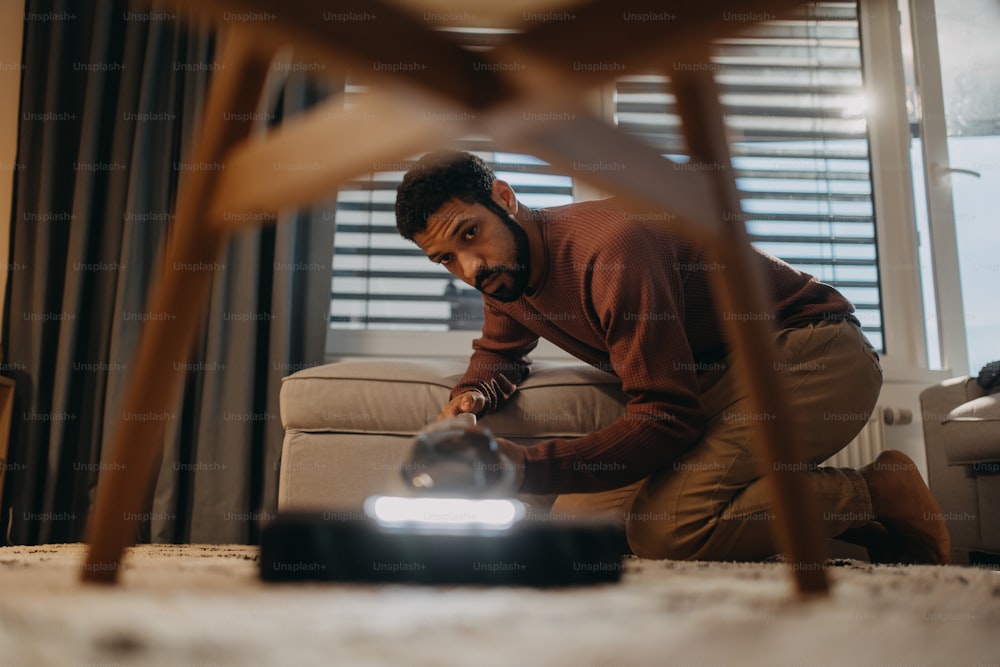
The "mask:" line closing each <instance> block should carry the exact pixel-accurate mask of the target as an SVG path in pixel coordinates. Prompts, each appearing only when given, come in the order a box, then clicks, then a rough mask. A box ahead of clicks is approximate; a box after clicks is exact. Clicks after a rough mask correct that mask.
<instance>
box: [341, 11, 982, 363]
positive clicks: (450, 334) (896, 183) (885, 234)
mask: <svg viewBox="0 0 1000 667" xmlns="http://www.w3.org/2000/svg"><path fill="white" fill-rule="evenodd" d="M859 25H860V33H861V41H862V44H861V49H862V66H863V72H864V80H865V88H866V91H867V95H868V97H869V104H870V113H869V118H868V139H869V146H870V150H871V165H872V166H871V169H872V193H873V199H874V211H875V220H876V234H877V239H876V247H877V250H878V256H879V286H880V302H881V306H882V327H883V341H884V345H885V349H886V354H884V355H883V357H882V365H883V367H884V368H886V370H889V371H903V370H906V369H923V368H926V367H927V352H926V350H927V343H926V333H925V330H924V316H923V303H922V295H921V288H920V266H919V258H918V252H917V249H918V241H919V238H918V234H917V228H916V216H915V212H914V205H913V179H912V174H911V168H910V153H909V128H908V120H907V115H906V107H905V83H904V78H903V60H902V52H901V48H900V36H899V11H898V9H897V7H896V5H895V2H894V0H861V1H860V3H859ZM613 91H614V86H613V85H609V86H606V87H604V88H602V89H601V90H598V91H595V93H594V98H593V104H594V108H595V111H598V112H599V113H600V114H601V115H602V116H603V117H604V118H608V119H610V118H612V117H613V110H614V101H613ZM876 165H881V166H880V167H877V166H876ZM573 191H574V197H575V199H577V200H578V201H582V200H586V199H594V198H598V197H601V196H603V195H602V194H601V193H600V192H598V191H596V190H594V189H593V188H590V187H589V186H587V185H586V184H584V183H582V182H579V181H576V180H575V181H574V186H573ZM959 302H960V301H959ZM963 333H964V331H963ZM478 335H479V333H478V332H475V331H444V332H413V331H405V332H404V331H382V330H341V329H330V330H328V331H327V359H328V361H334V360H336V359H340V358H345V357H355V356H375V357H412V356H421V357H444V358H459V359H464V358H468V356H469V355H470V354H471V352H472V340H473V339H474V338H476V337H478ZM963 340H964V339H963ZM532 357H533V358H535V359H570V358H571V357H570V356H569V355H568V354H567V353H566V352H564V351H562V350H561V349H559V348H557V347H555V346H554V345H552V344H550V343H548V342H547V341H545V340H542V341H540V343H539V347H538V349H537V350H536V351H535V352H534V353H533V354H532Z"/></svg>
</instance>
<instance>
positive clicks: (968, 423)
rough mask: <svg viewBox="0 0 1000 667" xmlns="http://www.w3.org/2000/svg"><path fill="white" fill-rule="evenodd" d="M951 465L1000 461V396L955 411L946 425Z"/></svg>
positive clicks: (947, 453)
mask: <svg viewBox="0 0 1000 667" xmlns="http://www.w3.org/2000/svg"><path fill="white" fill-rule="evenodd" d="M942 432H943V433H944V435H945V436H946V437H945V438H944V441H943V444H944V450H945V454H946V455H947V457H948V463H949V464H950V465H970V464H973V463H977V462H983V461H1000V394H988V395H986V396H980V397H979V398H975V399H973V400H971V401H967V402H965V403H962V404H960V405H958V406H956V407H955V408H954V409H952V410H951V411H950V412H949V413H948V414H947V416H946V417H945V418H944V421H943V428H942Z"/></svg>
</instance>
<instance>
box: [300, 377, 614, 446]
mask: <svg viewBox="0 0 1000 667" xmlns="http://www.w3.org/2000/svg"><path fill="white" fill-rule="evenodd" d="M466 366H467V362H466V361H458V360H442V359H432V360H412V359H384V358H379V359H351V360H345V361H340V362H337V363H333V364H327V365H324V366H317V367H314V368H309V369H305V370H302V371H299V372H297V373H295V374H293V375H290V376H288V377H286V378H284V379H283V381H282V382H283V383H282V388H281V420H282V424H283V425H284V427H285V430H286V431H287V430H299V431H309V432H337V433H351V432H354V433H379V434H386V435H406V434H412V433H415V432H416V431H418V430H420V429H421V428H423V427H424V426H426V425H427V424H428V423H430V422H431V421H433V420H434V419H435V418H436V417H437V415H438V412H439V411H440V409H441V406H443V405H444V404H445V403H446V402H447V401H448V395H449V393H450V391H451V388H452V387H453V386H454V385H455V384H457V383H458V381H459V379H460V378H461V377H462V374H463V373H464V372H465V369H466ZM627 400H628V399H627V397H626V396H625V395H624V394H623V393H622V391H621V385H620V383H619V381H618V379H617V378H616V377H615V376H613V375H610V374H609V373H605V372H603V371H600V370H597V369H595V368H593V367H591V366H588V365H586V364H582V363H579V362H571V361H567V362H557V361H539V362H535V363H534V364H532V366H531V372H530V374H529V376H528V378H527V379H526V380H525V381H524V382H522V383H521V384H520V385H519V387H518V392H517V393H516V394H514V397H513V399H512V400H511V401H510V403H508V404H507V406H505V407H504V409H503V410H501V411H500V412H498V413H495V414H491V415H486V416H485V417H484V418H483V420H482V422H481V423H482V424H483V425H485V426H489V427H490V428H491V429H493V430H494V431H495V432H496V433H497V434H499V435H503V436H505V437H517V436H545V437H573V436H578V435H583V434H585V433H589V432H592V431H595V430H597V429H599V428H602V427H604V426H607V425H608V424H610V423H611V422H613V421H614V420H615V419H617V418H618V417H619V416H621V415H622V414H623V413H624V405H625V403H626V402H627Z"/></svg>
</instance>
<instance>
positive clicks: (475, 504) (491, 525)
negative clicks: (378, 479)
mask: <svg viewBox="0 0 1000 667" xmlns="http://www.w3.org/2000/svg"><path fill="white" fill-rule="evenodd" d="M365 512H366V513H367V514H368V516H370V517H372V518H373V519H375V520H376V521H378V522H379V523H380V524H381V525H383V526H393V527H400V526H415V527H420V526H425V527H429V528H445V529H453V530H462V529H489V530H503V529H505V528H510V527H511V526H513V525H514V523H515V522H516V521H518V520H519V519H521V518H522V517H523V516H524V504H523V503H521V502H520V501H518V500H513V499H509V498H490V499H483V500H473V499H470V498H403V497H399V496H372V497H370V498H368V499H367V500H366V501H365Z"/></svg>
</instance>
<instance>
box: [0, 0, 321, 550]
mask: <svg viewBox="0 0 1000 667" xmlns="http://www.w3.org/2000/svg"><path fill="white" fill-rule="evenodd" d="M43 5H44V6H43ZM146 11H147V10H146V9H136V8H134V7H131V6H130V5H129V4H127V3H125V2H122V1H114V0H107V1H102V2H96V3H82V2H80V3H74V2H62V3H60V2H56V3H53V2H45V3H42V2H33V1H31V0H29V2H28V3H27V7H26V20H25V33H24V36H25V41H24V44H25V46H24V63H25V66H26V67H25V70H24V75H23V79H22V98H21V108H22V115H21V121H20V129H19V146H18V162H19V163H23V164H24V165H25V166H24V168H23V169H21V170H20V171H19V172H18V173H17V174H16V178H17V183H16V195H15V205H14V211H13V220H12V225H11V249H12V250H11V253H12V255H11V260H10V261H11V263H12V264H13V265H14V267H15V268H16V270H13V271H12V272H11V277H10V281H9V284H8V299H7V304H8V306H7V311H6V312H5V313H4V317H5V326H4V341H3V346H4V350H5V351H6V353H7V358H6V360H5V364H4V370H5V371H6V373H5V374H7V375H9V376H11V377H13V378H14V379H15V381H16V383H17V388H16V393H15V413H14V417H15V418H14V426H13V432H12V438H11V447H10V453H9V457H8V460H9V463H8V468H7V471H8V474H7V482H6V486H5V489H4V497H3V502H4V518H5V519H6V521H7V524H8V525H7V539H8V541H9V542H10V543H15V544H33V543H46V542H71V541H79V540H80V539H82V538H83V537H84V529H85V525H86V520H87V514H88V510H89V507H90V504H91V502H92V500H93V498H94V492H95V489H96V484H97V480H98V477H99V474H100V471H101V469H102V468H106V467H107V466H108V465H110V464H109V463H108V462H107V460H106V457H107V444H108V443H109V442H110V439H111V436H112V434H113V429H114V428H115V426H116V420H117V419H118V415H120V413H121V408H120V405H121V401H122V397H123V395H124V393H125V392H126V391H127V390H128V382H129V379H130V378H129V372H130V364H131V363H132V357H133V354H134V351H135V349H136V343H137V339H138V335H139V333H140V331H141V329H142V326H143V318H144V313H145V301H146V296H147V292H148V290H149V287H150V284H151V282H152V281H153V280H154V279H155V276H156V273H157V269H158V267H159V265H160V263H161V262H162V261H163V256H164V252H165V245H166V242H167V238H168V236H169V234H170V229H171V225H172V222H173V210H174V202H175V197H176V193H177V184H178V180H179V178H181V177H182V176H183V173H184V171H185V168H186V165H187V162H186V160H187V155H188V154H189V152H190V151H191V149H192V144H193V139H194V137H195V134H196V132H197V130H198V128H199V125H200V123H199V118H200V114H201V109H202V107H203V105H204V102H205V95H206V90H207V84H208V81H209V78H210V75H211V68H210V67H206V66H205V65H206V64H208V63H211V62H212V56H213V35H212V33H211V31H210V30H209V29H208V28H206V27H204V26H201V27H199V26H191V25H189V24H186V23H182V22H181V21H179V20H176V19H172V18H169V17H166V16H164V15H163V14H162V13H159V14H158V13H156V12H155V11H154V14H153V15H152V16H150V15H148V14H146V13H145V12H146ZM33 13H35V14H39V15H46V16H47V17H48V18H47V19H45V20H32V19H31V18H30V17H31V16H32V14H33ZM53 16H62V17H63V18H61V19H60V20H53V19H52V17H53ZM273 89H274V90H275V94H274V99H273V100H271V101H270V106H269V107H268V108H267V109H266V114H267V116H268V118H269V119H271V120H272V122H280V119H281V118H282V117H283V116H285V115H292V114H293V113H294V112H296V111H299V110H301V109H302V108H304V107H306V106H308V105H310V104H312V103H313V102H315V101H316V99H317V98H318V97H319V96H320V93H319V92H318V89H317V87H316V86H315V85H313V84H312V83H310V82H308V81H306V80H305V79H304V78H296V77H294V76H292V77H290V78H289V79H288V80H287V81H286V82H285V84H284V85H282V86H274V87H273ZM328 210H329V211H331V212H332V206H331V207H330V208H329V209H328ZM323 212H324V211H323V210H320V209H317V210H313V211H309V212H303V213H299V214H296V215H289V216H286V217H285V219H282V220H280V221H279V224H278V225H277V226H276V227H273V226H265V227H263V228H261V227H258V226H255V225H249V226H248V228H247V231H242V232H240V233H238V234H237V235H235V236H234V238H233V240H232V242H231V243H230V244H229V246H228V248H227V251H226V254H225V257H224V258H223V259H222V260H221V261H220V264H221V265H222V266H221V267H220V268H219V270H217V271H216V276H215V284H214V288H213V293H212V298H211V306H210V313H209V315H208V318H207V321H206V323H205V326H204V327H203V336H202V338H201V340H200V345H199V349H198V352H197V355H196V357H195V358H194V359H193V360H192V362H191V364H190V367H189V368H188V370H189V371H190V372H189V374H188V381H187V386H186V389H185V391H184V395H183V397H182V399H181V400H180V402H179V404H178V405H177V406H176V410H174V411H172V412H171V413H170V414H169V415H165V416H164V418H165V419H168V433H167V437H166V442H165V443H164V456H163V461H162V466H161V472H160V475H159V478H158V480H157V483H156V488H155V493H154V495H153V498H152V500H151V505H150V506H149V507H148V516H147V517H146V520H144V521H143V522H142V528H141V532H140V534H139V535H137V539H140V540H146V539H149V540H153V541H157V542H217V543H252V542H254V541H256V539H257V529H258V520H259V519H260V518H261V517H264V516H267V515H269V514H271V513H273V512H274V509H275V505H276V498H277V476H278V473H277V471H278V461H279V455H280V450H281V438H282V429H281V423H280V419H279V416H278V390H279V388H280V382H281V377H282V376H284V375H288V374H289V373H290V372H293V371H295V370H298V369H300V368H303V367H306V366H311V365H317V364H319V363H322V361H323V353H324V346H325V336H326V325H327V321H328V315H329V300H330V275H331V273H330V263H331V257H332V249H333V225H332V223H331V222H330V221H329V220H330V218H331V215H329V214H327V215H323ZM136 446H144V445H143V443H136Z"/></svg>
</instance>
